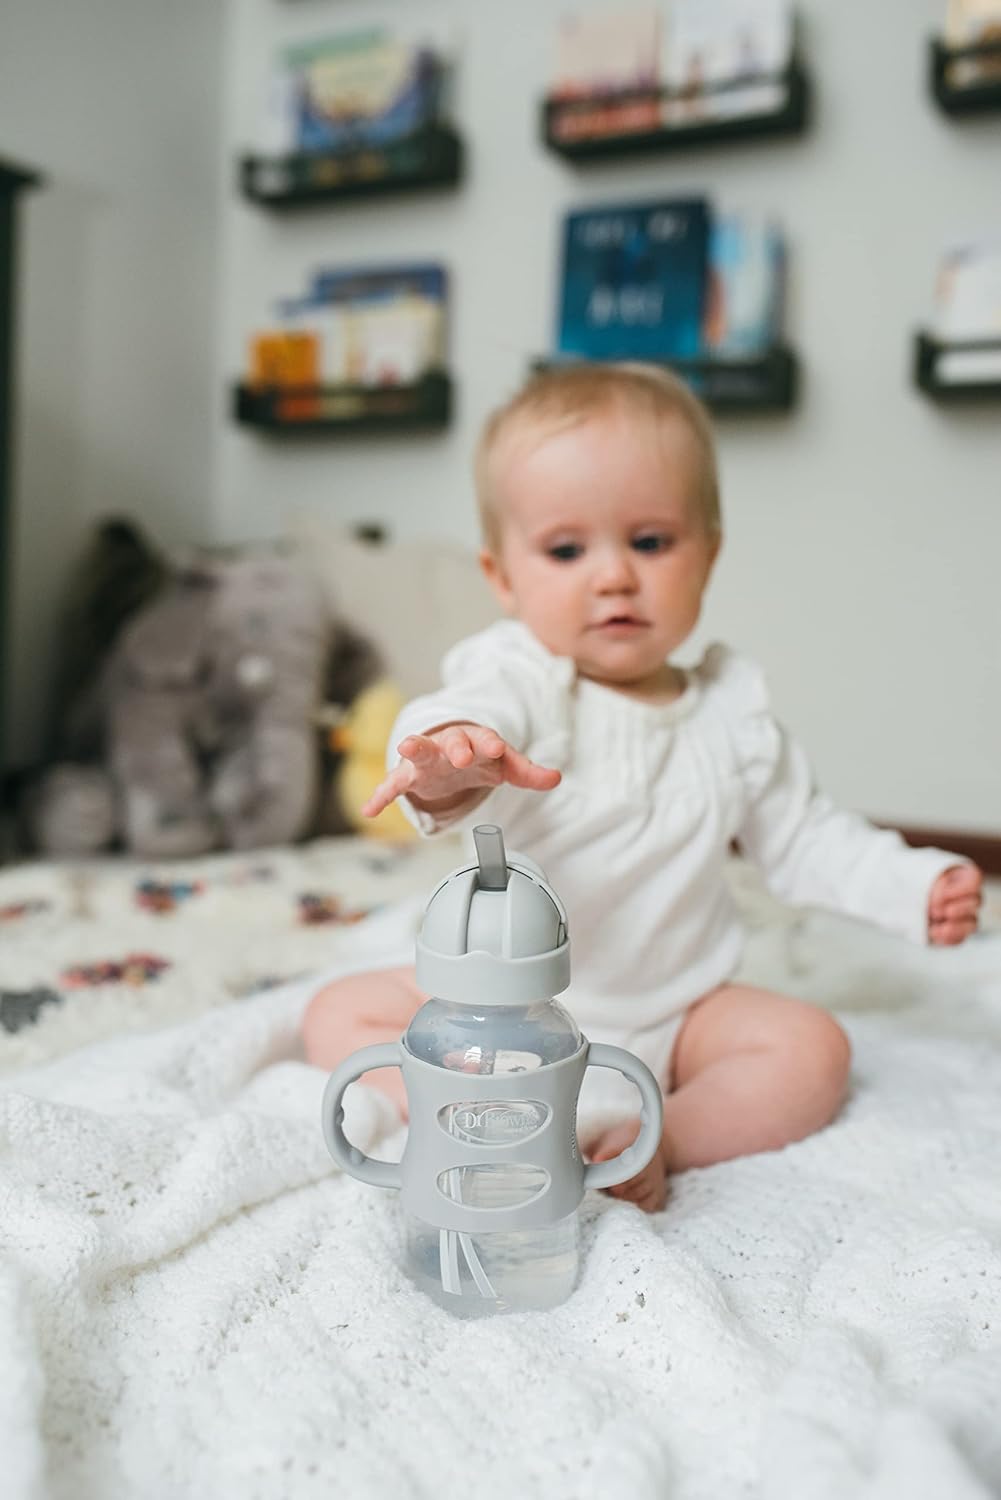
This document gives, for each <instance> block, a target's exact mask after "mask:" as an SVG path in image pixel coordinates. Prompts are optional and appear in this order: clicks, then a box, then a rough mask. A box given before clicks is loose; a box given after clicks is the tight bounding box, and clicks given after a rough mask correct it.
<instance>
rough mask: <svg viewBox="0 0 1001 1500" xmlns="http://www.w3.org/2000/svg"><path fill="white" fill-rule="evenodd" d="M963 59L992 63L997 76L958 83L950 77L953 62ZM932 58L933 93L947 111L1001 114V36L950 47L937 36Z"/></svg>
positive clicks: (934, 38) (949, 112)
mask: <svg viewBox="0 0 1001 1500" xmlns="http://www.w3.org/2000/svg"><path fill="white" fill-rule="evenodd" d="M963 61H971V62H972V61H980V62H984V63H990V64H991V67H992V69H993V71H994V74H995V76H994V77H993V78H985V79H983V80H981V81H978V82H974V83H970V84H957V83H954V82H953V81H952V80H951V79H950V78H949V68H950V64H953V63H957V62H963ZM928 62H929V69H928V83H929V87H930V89H931V92H932V96H933V97H934V98H935V100H936V101H937V102H938V105H939V107H940V109H943V110H944V111H945V113H946V114H947V115H953V116H956V117H961V116H963V115H980V114H988V113H994V114H1001V40H999V41H996V42H982V43H980V44H979V45H978V46H976V47H947V46H945V44H944V43H943V42H941V41H939V39H938V38H937V37H933V38H932V40H931V43H930V45H929V49H928Z"/></svg>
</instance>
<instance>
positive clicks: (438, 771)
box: [362, 724, 560, 818]
mask: <svg viewBox="0 0 1001 1500" xmlns="http://www.w3.org/2000/svg"><path fill="white" fill-rule="evenodd" d="M397 749H398V751H399V754H400V756H401V760H400V763H399V765H397V766H396V767H394V769H393V770H392V771H390V773H389V775H388V776H387V777H386V779H385V781H383V782H381V783H380V785H379V786H377V787H376V789H375V791H374V792H373V793H372V795H371V797H370V798H369V799H368V801H367V802H366V803H365V805H364V807H363V808H362V812H363V813H364V815H365V817H367V818H374V817H376V816H377V815H378V814H379V813H380V812H382V810H383V808H384V807H388V806H389V804H390V803H391V802H393V801H394V800H395V799H396V798H397V797H403V796H405V797H408V798H409V799H410V801H411V802H412V803H413V804H414V806H415V807H417V808H419V809H422V810H425V809H426V810H427V811H429V812H434V813H454V814H456V815H457V816H458V815H459V814H460V813H465V812H467V811H470V810H471V809H472V808H473V807H475V806H476V804H477V803H478V802H481V801H482V800H483V798H484V797H485V796H486V794H487V792H488V791H490V789H491V788H492V787H495V786H500V784H501V783H502V782H509V783H510V785H511V786H518V787H524V788H526V790H528V791H533V792H548V791H551V790H552V788H553V787H554V786H558V785H559V781H560V773H559V771H556V770H553V769H550V768H549V767H546V766H540V765H537V764H536V763H535V761H532V760H529V758H528V756H527V755H523V754H522V753H521V751H520V750H516V749H515V748H514V747H513V746H512V745H509V744H508V743H507V741H506V740H503V739H502V738H501V736H500V735H499V734H498V733H497V732H496V730H494V729H487V728H485V727H484V726H483V725H482V724H442V725H439V726H438V727H437V728H435V729H431V730H429V731H428V732H427V733H425V734H411V735H408V736H407V738H406V739H404V740H401V741H400V744H399V745H398V746H397Z"/></svg>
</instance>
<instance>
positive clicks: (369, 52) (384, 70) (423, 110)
mask: <svg viewBox="0 0 1001 1500" xmlns="http://www.w3.org/2000/svg"><path fill="white" fill-rule="evenodd" d="M442 71H443V68H442V63H441V61H440V59H439V57H438V56H437V55H436V54H435V53H434V52H433V51H432V50H431V48H430V47H429V46H428V45H426V44H425V43H423V42H419V41H408V40H405V39H403V38H401V37H399V36H397V35H394V34H391V33H389V32H386V31H383V30H378V29H375V30H368V31H360V32H351V33H348V34H346V35H343V36H337V37H331V38H327V39H324V40H320V41H314V42H310V43H307V44H305V45H301V46H297V47H292V48H289V49H287V50H286V51H285V52H284V53H283V54H282V55H281V57H280V58H279V60H278V63H277V67H276V70H275V76H273V78H272V80H271V83H270V88H269V98H268V106H267V110H266V117H265V118H266V124H267V129H268V132H269V136H270V137H271V138H275V139H277V138H279V137H281V136H284V137H286V138H288V137H291V141H292V144H291V147H290V149H292V150H295V151H304V152H320V151H344V150H349V149H352V148H358V147H365V146H379V145H384V144H385V143H387V142H389V141H395V140H399V139H400V138H401V137H404V136H407V135H411V134H413V133H414V132H415V131H417V130H419V129H421V127H422V126H425V125H427V124H428V123H429V122H430V121H432V120H433V119H434V118H435V117H436V115H437V112H438V104H439V96H440V87H441V81H442Z"/></svg>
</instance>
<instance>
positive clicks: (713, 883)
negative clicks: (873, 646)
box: [389, 620, 961, 1081]
mask: <svg viewBox="0 0 1001 1500" xmlns="http://www.w3.org/2000/svg"><path fill="white" fill-rule="evenodd" d="M442 676H443V680H444V686H443V688H442V689H441V691H439V692H436V693H431V694H428V695H426V696H424V697H421V698H417V699H415V700H414V701H413V702H412V703H410V704H408V705H407V707H406V708H405V709H404V710H403V712H402V713H401V714H400V716H399V718H398V719H397V721H396V724H395V726H394V728H393V733H392V735H391V737H390V742H389V764H390V767H392V766H394V765H396V764H397V762H398V760H399V756H398V754H397V752H396V746H397V745H398V744H399V743H400V741H401V740H402V739H403V738H404V737H405V736H406V735H408V734H416V733H422V732H424V731H426V730H428V729H432V728H434V727H435V726H437V725H439V724H444V723H448V722H449V721H452V720H468V721H470V722H472V723H476V724H483V725H486V726H489V727H490V728H492V729H495V730H496V731H497V732H498V733H499V734H500V735H501V736H502V737H503V738H504V739H506V740H507V741H509V743H511V744H512V745H514V746H515V747H516V748H517V749H519V750H522V751H524V752H525V754H527V755H529V756H530V757H531V758H532V760H534V761H537V762H539V763H540V764H541V765H543V766H555V767H556V768H557V769H558V770H560V771H561V772H562V773H563V779H562V781H561V783H560V785H559V786H558V787H556V789H555V790H554V791H551V792H530V791H523V790H519V789H517V788H514V787H510V786H501V787H498V788H497V789H496V790H495V791H493V792H491V793H490V795H489V797H488V798H487V799H486V800H485V801H484V802H481V803H480V804H479V806H478V807H477V808H476V809H475V811H474V812H473V813H472V814H471V815H470V816H469V817H468V818H467V819H465V820H463V821H464V822H465V823H467V824H471V823H478V822H495V823H499V824H500V825H501V827H502V828H503V830H504V837H505V841H506V843H507V844H508V847H509V848H511V849H516V850H519V851H521V852H522V853H524V854H527V855H529V856H530V857H531V858H532V859H534V860H536V861H537V862H538V863H539V864H540V865H541V866H542V868H543V869H544V870H545V872H546V875H547V877H548V879H549V880H550V881H551V882H552V885H553V887H554V889H555V890H557V891H558V892H559V894H560V896H561V898H562V900H563V902H564V904H565V905H566V908H567V914H568V917H569V923H570V943H571V962H572V971H573V979H572V982H571V986H570V989H569V990H568V991H566V993H565V994H564V995H563V996H562V997H561V1000H562V1001H563V1003H564V1004H566V1005H567V1007H568V1008H569V1009H570V1011H571V1012H572V1014H573V1015H574V1016H575V1018H576V1020H577V1021H578V1023H579V1024H580V1026H581V1028H582V1030H583V1031H584V1033H585V1034H586V1035H587V1036H588V1037H589V1038H590V1040H591V1041H605V1042H612V1043H615V1044H617V1045H619V1046H625V1047H629V1048H630V1049H631V1050H632V1051H633V1052H635V1053H637V1054H638V1056H640V1057H641V1058H642V1059H643V1061H644V1062H646V1063H647V1065H648V1066H649V1067H651V1068H652V1069H653V1071H654V1072H655V1073H656V1074H657V1076H658V1077H659V1078H661V1079H663V1080H665V1081H666V1072H667V1067H668V1063H669V1059H670V1054H671V1048H672V1046H673V1044H674V1038H675V1036H676V1034H677V1031H678V1029H679V1027H680V1024H681V1019H682V1016H683V1014H684V1012H685V1010H686V1009H687V1008H688V1007H689V1006H690V1005H692V1004H693V1002H694V1001H696V1000H697V999H699V998H700V996H702V995H705V994H706V993H707V992H708V991H709V990H711V989H713V988H714V987H715V986H716V985H719V984H722V983H723V982H724V981H725V980H727V979H729V978H730V977H731V976H732V975H733V973H734V971H735V970H736V968H737V965H738V963H739V961H740V958H741V953H742V950H743V943H744V933H743V929H742V926H741V922H740V920H739V917H738V914H737V910H736V907H735V905H734V901H733V899H732V896H731V894H730V891H729V887H728V885H727V883H726V881H725V879H724V873H723V872H724V866H725V863H726V860H727V857H728V853H729V848H730V843H731V841H732V840H734V839H736V840H737V841H738V843H739V845H740V847H741V850H742V851H743V853H744V854H746V855H747V856H748V858H750V859H751V860H753V861H754V863H755V864H757V865H758V866H759V867H760V869H761V870H762V872H763V874H764V876H765V878H766V879H767V881H768V884H769V885H770V887H771V888H772V890H773V891H774V892H775V893H776V895H777V896H779V897H780V898H781V899H783V900H787V901H791V902H800V903H806V904H812V905H820V906H829V907H835V908H838V909H839V910H841V911H844V912H848V913H851V914H853V915H856V916H859V917H864V918H867V919H868V920H870V921H872V922H876V923H878V924H879V925H881V926H883V927H886V928H888V929H889V930H890V931H892V932H898V933H901V934H903V935H905V936H906V937H909V938H911V939H913V940H914V941H915V942H919V943H923V942H925V941H926V937H927V909H928V897H929V893H930V891H931V887H932V885H933V883H934V881H935V879H936V877H937V876H938V875H939V874H940V873H941V872H942V871H943V870H944V869H946V868H947V867H948V866H950V865H954V864H957V863H961V861H960V860H957V858H956V856H955V855H951V854H947V853H944V852H942V851H941V850H938V849H920V850H915V849H910V848H908V847H907V846H906V845H905V844H904V842H903V840H902V839H901V838H900V837H899V836H898V835H897V834H895V833H891V832H888V831H885V830H879V829H875V828H873V827H872V825H871V824H869V823H867V822H866V821H865V819H864V818H861V817H859V816H858V815H857V814H855V813H850V812H844V811H842V810H840V809H838V808H836V807H834V806H833V805H832V803H831V802H830V801H829V800H828V798H826V797H825V796H824V795H823V794H822V793H819V792H817V791H815V790H814V787H813V784H812V780H811V775H810V769H809V766H808V763H807V760H806V758H805V756H804V754H803V751H802V750H801V749H800V748H799V746H798V745H797V744H796V742H795V741H794V740H793V739H791V738H790V736H789V735H788V734H787V733H786V732H785V730H784V729H783V728H782V727H781V726H780V725H779V724H778V723H777V722H776V720H775V719H774V718H773V716H772V712H771V708H770V706H769V701H768V693H767V689H766V687H765V682H764V678H763V676H762V673H761V671H760V669H759V668H758V667H757V666H755V665H754V663H753V662H750V661H748V660H746V659H745V658H743V657H741V656H738V655H736V654H735V653H734V652H733V651H731V650H729V649H728V648H727V647H725V646H719V645H716V646H712V647H710V648H709V650H708V651H707V652H706V654H705V656H704V657H703V659H702V661H701V662H700V664H699V665H698V666H697V667H695V668H694V669H693V670H691V671H689V672H688V673H686V686H685V688H684V691H683V692H682V694H681V696H680V697H679V698H677V699H676V700H675V701H674V702H673V703H669V704H662V705H651V704H647V703H641V702H639V701H637V700H636V699H634V698H630V697H628V696H627V695H626V694H625V693H620V692H616V691H615V690H614V689H612V688H607V687H602V686H600V685H599V684H597V683H595V682H592V681H590V680H589V679H588V678H584V677H579V676H578V675H577V671H576V668H575V665H574V663H573V661H572V660H570V659H569V658H567V657H557V656H553V655H552V654H551V652H549V651H548V650H547V649H546V648H545V647H544V646H543V645H541V644H540V643H539V641H537V640H536V638H535V637H534V636H533V635H532V633H531V632H530V631H529V630H528V629H527V627H526V626H524V625H522V624H520V623H519V622H517V621H514V620H505V621H502V622H500V623H499V624H496V625H491V626H490V627H489V628H488V629H487V630H484V631H481V632H480V633H479V634H478V635H474V636H471V637H470V638H469V639H468V640H465V641H462V642H460V644H459V645H457V646H455V647H454V648H453V649H452V650H451V651H449V652H448V654H447V655H446V656H445V659H444V662H443V664H442ZM403 806H404V810H405V811H406V812H407V814H408V816H409V817H410V819H411V821H412V822H414V823H415V825H416V826H417V827H418V828H419V829H420V830H421V831H422V832H423V833H434V832H436V831H437V830H438V828H439V827H441V826H444V825H442V824H438V823H436V822H435V820H434V819H433V818H431V817H430V816H429V815H428V814H426V813H422V812H418V811H417V809H415V808H414V807H413V806H412V805H411V804H410V803H409V802H408V801H407V800H406V799H403ZM449 826H452V827H454V826H457V825H456V824H455V823H451V824H450V825H449Z"/></svg>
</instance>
